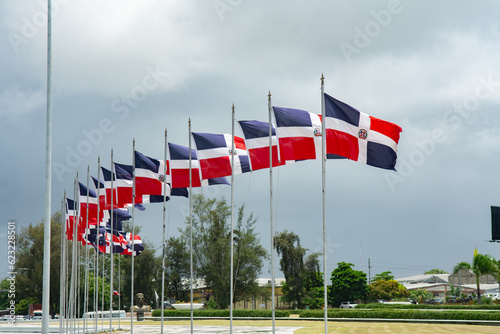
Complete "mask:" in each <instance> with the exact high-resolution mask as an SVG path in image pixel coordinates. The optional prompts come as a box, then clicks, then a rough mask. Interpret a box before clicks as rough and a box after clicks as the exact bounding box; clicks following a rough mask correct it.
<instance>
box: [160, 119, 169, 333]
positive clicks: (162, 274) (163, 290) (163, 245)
mask: <svg viewBox="0 0 500 334" xmlns="http://www.w3.org/2000/svg"><path fill="white" fill-rule="evenodd" d="M163 162H164V164H165V171H164V174H163V239H162V247H163V250H162V257H161V268H162V269H161V331H160V332H161V334H163V317H164V315H163V312H164V309H165V251H166V249H165V211H166V202H167V197H166V194H167V129H165V145H164V148H163Z"/></svg>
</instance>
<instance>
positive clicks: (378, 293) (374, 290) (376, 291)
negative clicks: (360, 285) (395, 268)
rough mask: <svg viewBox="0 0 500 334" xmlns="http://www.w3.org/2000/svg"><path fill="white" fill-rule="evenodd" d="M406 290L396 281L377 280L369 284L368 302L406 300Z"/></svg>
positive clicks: (407, 293) (407, 294)
mask: <svg viewBox="0 0 500 334" xmlns="http://www.w3.org/2000/svg"><path fill="white" fill-rule="evenodd" d="M408 296H409V292H408V290H407V289H406V288H405V287H404V286H403V285H402V284H400V283H399V282H398V281H396V280H382V279H381V280H378V281H375V282H373V283H372V284H370V300H372V301H375V300H377V299H385V300H392V299H397V298H407V297H408Z"/></svg>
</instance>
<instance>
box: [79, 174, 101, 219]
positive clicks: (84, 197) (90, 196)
mask: <svg viewBox="0 0 500 334" xmlns="http://www.w3.org/2000/svg"><path fill="white" fill-rule="evenodd" d="M78 188H79V191H78V194H79V195H78V202H80V217H81V222H82V224H83V225H85V224H86V223H87V218H88V224H89V225H96V224H97V201H98V200H97V196H96V194H95V192H94V191H93V190H91V189H89V188H87V187H86V186H85V185H84V184H83V183H81V182H78ZM87 211H88V216H87Z"/></svg>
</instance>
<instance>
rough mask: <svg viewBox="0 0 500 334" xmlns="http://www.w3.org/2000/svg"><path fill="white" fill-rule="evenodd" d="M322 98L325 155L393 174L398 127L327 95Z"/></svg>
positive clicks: (398, 133)
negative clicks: (387, 170)
mask: <svg viewBox="0 0 500 334" xmlns="http://www.w3.org/2000/svg"><path fill="white" fill-rule="evenodd" d="M324 98H325V132H326V133H325V135H326V153H327V155H334V156H341V157H345V158H348V159H350V160H354V161H359V162H362V163H365V164H367V165H370V166H374V167H379V168H384V169H391V170H395V166H396V159H397V144H398V142H399V135H400V133H401V131H402V129H401V127H399V126H398V125H396V124H394V123H391V122H388V121H384V120H381V119H379V118H375V117H373V116H369V115H367V114H365V113H362V112H360V111H358V110H356V109H355V108H353V107H351V106H350V105H348V104H346V103H344V102H341V101H339V100H337V99H335V98H333V97H331V96H329V95H328V94H325V95H324Z"/></svg>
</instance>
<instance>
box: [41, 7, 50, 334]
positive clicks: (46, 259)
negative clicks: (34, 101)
mask: <svg viewBox="0 0 500 334" xmlns="http://www.w3.org/2000/svg"><path fill="white" fill-rule="evenodd" d="M51 93H52V3H51V0H48V2H47V133H46V151H45V225H44V227H43V282H42V287H43V288H42V334H48V333H49V313H50V227H51V221H50V218H51V211H50V206H51V195H52V95H51Z"/></svg>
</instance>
